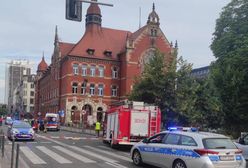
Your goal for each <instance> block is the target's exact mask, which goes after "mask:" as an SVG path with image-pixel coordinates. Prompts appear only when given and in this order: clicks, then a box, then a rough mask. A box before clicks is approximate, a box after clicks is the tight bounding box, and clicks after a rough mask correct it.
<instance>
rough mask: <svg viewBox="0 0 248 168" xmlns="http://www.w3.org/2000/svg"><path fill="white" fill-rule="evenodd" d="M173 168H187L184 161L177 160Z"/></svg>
mask: <svg viewBox="0 0 248 168" xmlns="http://www.w3.org/2000/svg"><path fill="white" fill-rule="evenodd" d="M172 167H173V168H187V166H186V164H185V163H184V161H182V160H176V161H174V163H173V166H172Z"/></svg>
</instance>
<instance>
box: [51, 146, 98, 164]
mask: <svg viewBox="0 0 248 168" xmlns="http://www.w3.org/2000/svg"><path fill="white" fill-rule="evenodd" d="M53 147H54V148H55V149H57V150H59V151H61V152H64V153H66V154H67V155H70V156H71V157H74V158H75V159H78V160H80V161H82V162H84V163H95V161H93V160H91V159H88V158H86V157H84V156H81V155H79V154H77V153H74V152H72V151H70V150H68V149H65V148H63V147H61V146H53Z"/></svg>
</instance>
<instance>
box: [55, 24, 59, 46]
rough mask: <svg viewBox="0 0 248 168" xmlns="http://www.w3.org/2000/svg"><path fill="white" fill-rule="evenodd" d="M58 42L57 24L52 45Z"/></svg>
mask: <svg viewBox="0 0 248 168" xmlns="http://www.w3.org/2000/svg"><path fill="white" fill-rule="evenodd" d="M58 42H59V36H58V26H57V25H56V27H55V38H54V45H56V44H57V43H58Z"/></svg>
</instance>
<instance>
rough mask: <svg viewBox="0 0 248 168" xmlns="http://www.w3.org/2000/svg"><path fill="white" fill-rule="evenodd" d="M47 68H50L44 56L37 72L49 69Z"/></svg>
mask: <svg viewBox="0 0 248 168" xmlns="http://www.w3.org/2000/svg"><path fill="white" fill-rule="evenodd" d="M47 67H48V66H47V63H46V61H45V58H44V56H43V57H42V60H41V62H40V63H39V65H38V70H37V71H45V70H46V69H47Z"/></svg>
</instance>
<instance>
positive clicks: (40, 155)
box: [20, 142, 131, 168]
mask: <svg viewBox="0 0 248 168" xmlns="http://www.w3.org/2000/svg"><path fill="white" fill-rule="evenodd" d="M20 156H21V157H22V159H23V160H25V162H27V163H26V164H27V165H29V166H30V163H32V166H30V167H31V168H32V167H37V166H39V167H45V168H48V167H49V164H50V163H51V162H55V163H53V165H54V164H55V165H57V164H61V165H62V164H63V165H64V164H71V165H73V164H74V163H75V162H76V163H77V164H79V163H78V162H80V163H85V164H87V166H89V164H95V165H99V164H100V165H101V167H106V168H111V167H116V168H128V167H129V166H128V165H130V163H131V159H130V158H129V157H126V156H125V155H120V154H116V153H113V152H111V150H108V151H107V150H106V149H102V148H101V147H100V146H94V147H93V146H88V145H84V146H81V147H78V146H73V145H67V144H64V143H62V142H58V143H57V144H54V143H53V144H44V145H41V144H32V145H31V146H29V145H25V144H22V145H21V146H20ZM104 165H105V166H104Z"/></svg>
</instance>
